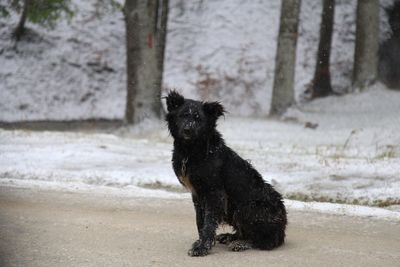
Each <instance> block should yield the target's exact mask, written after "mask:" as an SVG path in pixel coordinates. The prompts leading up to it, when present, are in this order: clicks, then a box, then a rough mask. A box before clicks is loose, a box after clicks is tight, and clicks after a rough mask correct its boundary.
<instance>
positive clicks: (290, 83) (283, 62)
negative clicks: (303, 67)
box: [270, 0, 301, 115]
mask: <svg viewBox="0 0 400 267" xmlns="http://www.w3.org/2000/svg"><path fill="white" fill-rule="evenodd" d="M300 5H301V0H285V1H282V6H281V18H280V26H279V36H278V48H277V54H276V59H275V77H274V86H273V91H272V102H271V110H270V115H281V114H282V113H283V112H285V110H286V109H287V108H288V107H289V106H290V105H292V104H293V103H294V72H295V65H296V64H295V63H296V45H297V33H298V32H297V31H298V24H299V13H300Z"/></svg>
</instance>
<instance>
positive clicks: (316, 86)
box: [311, 0, 335, 99]
mask: <svg viewBox="0 0 400 267" xmlns="http://www.w3.org/2000/svg"><path fill="white" fill-rule="evenodd" d="M334 16H335V0H323V5H322V15H321V28H320V34H319V45H318V54H317V62H316V67H315V73H314V78H313V81H312V83H311V98H312V99H313V98H317V97H324V96H328V95H330V94H332V93H333V91H332V85H331V73H330V70H329V65H330V57H331V45H332V34H333V21H334Z"/></svg>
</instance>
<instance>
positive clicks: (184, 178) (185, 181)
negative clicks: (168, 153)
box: [178, 158, 196, 195]
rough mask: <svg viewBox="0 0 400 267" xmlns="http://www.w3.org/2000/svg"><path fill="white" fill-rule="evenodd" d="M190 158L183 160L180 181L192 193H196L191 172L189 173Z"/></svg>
mask: <svg viewBox="0 0 400 267" xmlns="http://www.w3.org/2000/svg"><path fill="white" fill-rule="evenodd" d="M187 161H188V158H186V159H183V160H182V167H181V175H179V176H178V179H179V181H180V182H181V183H182V184H183V185H184V186H185V187H186V188H187V189H188V190H189V191H190V192H191V193H192V194H194V195H195V194H196V191H195V190H194V187H193V185H192V183H191V182H190V178H189V174H188V173H187V169H186V163H187Z"/></svg>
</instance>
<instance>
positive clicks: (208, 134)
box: [166, 91, 287, 256]
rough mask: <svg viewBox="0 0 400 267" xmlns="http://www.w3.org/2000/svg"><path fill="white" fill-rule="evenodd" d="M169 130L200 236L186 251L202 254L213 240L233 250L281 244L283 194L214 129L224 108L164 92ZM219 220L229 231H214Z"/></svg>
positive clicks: (176, 166) (175, 164)
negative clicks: (230, 146) (190, 196)
mask: <svg viewBox="0 0 400 267" xmlns="http://www.w3.org/2000/svg"><path fill="white" fill-rule="evenodd" d="M166 102H167V110H168V113H167V116H166V120H167V123H168V128H169V131H170V133H171V135H172V137H173V138H174V150H173V155H172V165H173V169H174V172H175V174H176V176H177V177H178V179H179V182H180V183H181V184H182V185H183V186H185V187H186V188H187V189H188V190H190V192H191V193H192V200H193V203H194V207H195V211H196V223H197V230H198V234H199V239H198V240H197V241H196V242H194V243H193V245H192V247H191V249H190V250H189V252H188V254H189V255H190V256H205V255H207V254H208V253H209V251H210V249H211V247H212V246H213V244H215V241H218V242H220V243H222V244H227V245H228V246H229V248H230V249H231V250H233V251H243V250H246V249H249V248H258V249H262V250H271V249H273V248H276V247H278V246H280V245H282V244H283V243H284V238H285V228H286V224H287V218H286V210H285V206H284V204H283V201H282V196H281V195H280V194H279V193H278V192H277V191H275V190H274V188H273V187H272V186H271V185H270V184H268V183H266V182H265V181H264V180H263V178H262V177H261V175H260V174H259V173H258V172H257V171H256V170H255V169H254V168H253V166H252V165H251V164H250V163H249V162H248V161H246V160H244V159H242V158H241V157H240V156H239V155H237V154H236V153H235V152H234V151H233V150H232V149H230V148H229V147H228V146H226V145H225V142H224V139H223V138H222V136H221V134H220V133H219V132H218V131H217V129H216V122H217V119H218V118H219V117H220V116H222V115H223V114H224V112H225V110H224V107H223V106H222V105H221V104H220V103H219V102H200V101H195V100H191V99H185V98H184V97H183V96H182V95H180V94H179V93H177V92H176V91H171V92H170V93H169V94H168V96H167V97H166ZM220 223H228V224H230V225H231V226H232V227H233V229H234V233H225V234H220V235H217V236H216V229H217V227H218V225H219V224H220Z"/></svg>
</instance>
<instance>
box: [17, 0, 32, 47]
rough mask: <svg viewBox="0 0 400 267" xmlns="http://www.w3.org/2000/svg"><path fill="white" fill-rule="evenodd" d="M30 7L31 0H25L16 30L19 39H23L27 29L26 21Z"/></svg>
mask: <svg viewBox="0 0 400 267" xmlns="http://www.w3.org/2000/svg"><path fill="white" fill-rule="evenodd" d="M28 7H29V0H24V3H23V7H22V14H21V17H20V19H19V22H18V25H17V27H16V28H15V30H14V37H15V39H16V40H17V41H19V40H20V39H21V37H22V35H23V34H24V31H25V22H26V17H27V16H28Z"/></svg>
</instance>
